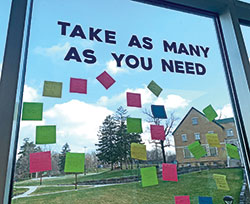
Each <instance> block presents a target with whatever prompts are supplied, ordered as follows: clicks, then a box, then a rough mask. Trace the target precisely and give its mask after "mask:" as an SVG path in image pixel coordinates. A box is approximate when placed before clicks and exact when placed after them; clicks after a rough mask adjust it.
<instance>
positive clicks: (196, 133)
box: [194, 132, 201, 140]
mask: <svg viewBox="0 0 250 204" xmlns="http://www.w3.org/2000/svg"><path fill="white" fill-rule="evenodd" d="M196 135H199V139H197V138H196ZM194 139H195V140H200V139H201V134H200V133H199V132H195V133H194Z"/></svg>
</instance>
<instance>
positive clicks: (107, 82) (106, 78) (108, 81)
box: [96, 71, 115, 89]
mask: <svg viewBox="0 0 250 204" xmlns="http://www.w3.org/2000/svg"><path fill="white" fill-rule="evenodd" d="M96 79H97V80H98V81H99V82H100V83H101V84H102V85H103V86H104V87H105V89H108V88H109V87H111V86H112V85H113V84H114V83H115V80H114V79H113V78H112V77H111V76H110V75H109V74H108V73H107V72H106V71H104V72H103V73H102V74H100V75H99V76H98V77H96Z"/></svg>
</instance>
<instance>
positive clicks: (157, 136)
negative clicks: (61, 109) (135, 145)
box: [150, 125, 165, 140]
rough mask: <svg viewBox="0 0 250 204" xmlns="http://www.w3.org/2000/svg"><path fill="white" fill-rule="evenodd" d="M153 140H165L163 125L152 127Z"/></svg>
mask: <svg viewBox="0 0 250 204" xmlns="http://www.w3.org/2000/svg"><path fill="white" fill-rule="evenodd" d="M150 132H151V139H152V140H165V131H164V126H163V125H150Z"/></svg>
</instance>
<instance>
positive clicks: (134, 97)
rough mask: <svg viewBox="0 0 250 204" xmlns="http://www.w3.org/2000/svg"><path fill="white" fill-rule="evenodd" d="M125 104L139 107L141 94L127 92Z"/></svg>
mask: <svg viewBox="0 0 250 204" xmlns="http://www.w3.org/2000/svg"><path fill="white" fill-rule="evenodd" d="M127 106H131V107H137V108H141V94H139V93H130V92H127Z"/></svg>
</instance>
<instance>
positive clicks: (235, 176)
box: [13, 169, 243, 204]
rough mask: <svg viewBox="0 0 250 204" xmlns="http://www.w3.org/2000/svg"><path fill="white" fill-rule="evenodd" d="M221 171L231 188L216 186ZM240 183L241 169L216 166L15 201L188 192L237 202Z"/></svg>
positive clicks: (134, 199)
mask: <svg viewBox="0 0 250 204" xmlns="http://www.w3.org/2000/svg"><path fill="white" fill-rule="evenodd" d="M214 173H217V174H224V175H226V176H227V182H228V184H229V187H230V191H221V190H217V188H216V184H215V182H214V180H213V174H214ZM242 183H243V171H242V170H241V169H217V170H210V171H202V172H196V173H190V174H185V175H180V176H179V181H178V182H164V181H161V179H159V185H157V186H151V187H146V188H142V187H141V183H129V184H123V185H116V186H106V187H99V188H89V189H80V190H78V191H72V192H67V193H65V192H64V193H58V194H52V195H46V196H37V197H30V198H20V199H16V200H14V201H13V203H14V204H24V203H25V204H26V203H36V204H48V203H50V204H61V203H65V204H66V203H74V204H78V203H90V204H107V203H108V204H109V203H110V204H117V203H119V204H123V203H124V204H130V203H131V204H136V203H143V204H161V203H162V204H163V203H164V204H166V203H167V204H173V203H174V196H178V195H189V196H190V199H191V204H198V196H211V197H213V203H215V204H220V203H223V202H222V198H223V197H224V196H225V195H231V196H233V197H234V198H235V202H234V203H239V194H240V190H241V187H242Z"/></svg>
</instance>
